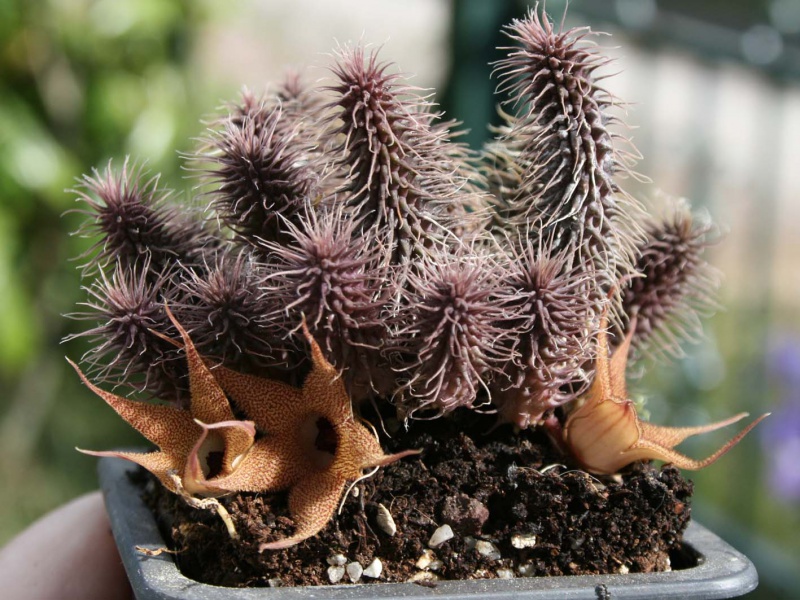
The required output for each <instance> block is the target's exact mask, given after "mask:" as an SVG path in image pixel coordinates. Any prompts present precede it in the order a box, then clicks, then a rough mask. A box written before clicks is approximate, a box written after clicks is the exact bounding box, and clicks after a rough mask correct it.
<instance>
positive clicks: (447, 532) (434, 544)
mask: <svg viewBox="0 0 800 600" xmlns="http://www.w3.org/2000/svg"><path fill="white" fill-rule="evenodd" d="M454 535H455V534H454V533H453V529H452V528H451V527H450V525H442V526H441V527H439V529H437V530H436V531H434V532H433V535H432V536H431V539H430V540H428V546H429V547H431V548H438V547H439V546H441V545H442V544H444V543H445V542H446V541H447V540H450V539H452V538H453V536H454Z"/></svg>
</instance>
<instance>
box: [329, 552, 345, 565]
mask: <svg viewBox="0 0 800 600" xmlns="http://www.w3.org/2000/svg"><path fill="white" fill-rule="evenodd" d="M327 561H328V564H329V565H330V566H332V567H343V566H344V565H346V564H347V557H346V556H345V555H344V554H334V555H333V556H329V557H328V558H327Z"/></svg>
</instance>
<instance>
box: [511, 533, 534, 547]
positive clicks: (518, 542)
mask: <svg viewBox="0 0 800 600" xmlns="http://www.w3.org/2000/svg"><path fill="white" fill-rule="evenodd" d="M511 545H512V546H514V548H519V549H522V548H533V547H534V546H535V545H536V536H535V535H533V534H532V533H526V534H521V533H517V534H514V535H512V536H511Z"/></svg>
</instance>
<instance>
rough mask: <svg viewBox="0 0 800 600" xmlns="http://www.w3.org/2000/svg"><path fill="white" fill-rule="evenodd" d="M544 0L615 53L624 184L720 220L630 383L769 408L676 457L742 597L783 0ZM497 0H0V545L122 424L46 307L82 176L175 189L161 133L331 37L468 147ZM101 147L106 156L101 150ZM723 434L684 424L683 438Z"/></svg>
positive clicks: (769, 501) (780, 563) (774, 241)
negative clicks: (709, 291) (415, 98)
mask: <svg viewBox="0 0 800 600" xmlns="http://www.w3.org/2000/svg"><path fill="white" fill-rule="evenodd" d="M564 7H565V2H564V1H563V0H561V1H559V0H548V2H547V10H548V12H549V13H550V14H551V16H552V17H553V18H554V19H555V20H556V22H557V23H558V22H561V20H562V17H563V18H564V26H565V27H572V26H583V25H590V26H591V27H592V29H594V30H595V31H604V32H608V33H611V34H613V36H612V37H605V36H602V37H598V38H597V41H598V43H600V45H602V46H604V47H606V48H608V50H607V52H608V53H609V54H610V55H611V56H613V57H615V58H616V61H615V63H614V64H613V65H612V66H611V67H610V70H609V72H611V71H615V72H618V74H617V75H615V76H614V77H612V78H609V79H608V80H607V81H606V87H607V89H608V90H609V91H611V92H612V93H614V94H615V95H617V96H618V97H619V98H620V99H622V100H624V101H626V102H627V103H629V104H628V106H627V109H626V112H627V115H626V117H625V119H626V121H627V122H628V124H629V125H630V126H631V129H630V130H629V131H627V133H626V135H629V136H632V137H633V139H634V142H635V144H636V145H637V146H638V148H639V150H640V151H641V152H642V154H643V155H644V158H643V160H641V162H640V163H639V165H638V169H637V170H638V171H639V172H640V173H642V174H643V175H645V176H647V177H649V178H650V179H652V180H653V182H654V183H653V184H642V183H638V182H636V181H628V182H626V183H625V187H626V189H628V191H630V192H632V193H633V194H634V195H635V196H637V197H638V198H639V199H641V200H642V201H643V202H645V203H647V201H648V199H650V198H653V197H655V195H656V194H657V192H658V191H664V192H666V193H668V194H671V195H676V196H685V197H687V198H689V199H690V200H691V201H692V203H693V205H694V206H695V207H696V208H698V209H700V210H704V211H707V212H708V213H710V214H711V215H712V216H713V218H714V219H715V220H716V221H717V222H718V223H719V224H720V225H721V226H722V228H723V230H724V231H725V232H726V235H725V236H724V238H723V239H722V241H721V242H720V243H719V244H718V245H716V246H715V247H713V249H712V262H713V263H714V264H715V265H716V266H717V267H719V268H720V269H721V270H722V271H723V272H724V274H725V280H724V284H723V287H722V298H721V300H722V303H723V304H724V305H725V307H726V310H725V311H724V312H721V313H720V314H719V315H717V316H716V317H714V318H713V319H712V320H711V321H710V322H709V323H708V327H707V331H708V337H707V339H706V340H705V341H704V342H703V343H702V344H700V345H698V346H695V347H692V348H688V349H687V357H686V358H685V359H684V360H682V361H680V362H678V363H676V364H673V365H667V366H663V365H661V366H659V368H658V369H657V370H652V371H651V372H650V374H649V375H648V376H647V377H646V378H645V379H644V380H643V381H642V382H641V383H640V384H638V385H637V388H639V389H638V391H639V392H640V393H642V394H644V395H646V396H647V397H648V398H649V402H648V405H647V406H648V409H649V411H650V413H651V415H652V419H653V420H654V421H657V422H658V423H663V424H671V425H678V424H687V425H688V424H695V423H705V422H708V421H711V420H716V419H720V418H723V417H725V416H728V415H730V414H733V413H735V412H738V411H742V410H745V411H749V412H750V413H752V414H760V413H762V412H764V411H767V410H769V411H772V412H773V416H772V417H771V418H770V419H768V420H767V421H765V422H764V423H763V424H762V425H761V426H759V428H758V429H757V430H756V431H755V432H754V434H753V435H751V436H749V437H748V438H747V439H745V440H744V441H743V442H742V443H741V444H740V446H739V447H737V448H736V450H735V451H734V452H732V453H731V454H730V455H728V456H726V457H725V458H724V459H723V460H721V461H720V462H719V463H717V464H715V465H714V466H713V467H711V468H708V469H706V470H704V471H701V472H699V473H694V474H691V478H692V479H693V480H694V481H695V483H696V490H697V493H696V499H695V504H694V511H695V512H694V514H695V516H696V518H697V519H698V520H700V521H701V522H703V523H704V524H706V525H708V526H710V527H711V528H712V529H714V530H715V531H716V532H718V533H719V534H720V535H722V537H724V538H725V539H727V540H728V541H730V542H732V543H733V544H734V545H735V546H736V547H738V548H739V549H741V550H742V551H744V552H745V553H746V554H748V556H750V558H751V559H752V560H753V561H754V562H755V563H756V565H757V567H758V570H759V573H760V575H761V580H762V584H761V587H760V588H759V591H757V592H755V593H754V594H752V595H751V597H752V598H792V597H800V592H798V590H800V573H798V570H797V565H798V564H800V536H799V535H798V532H799V531H800V167H798V165H800V0H740V1H734V0H704V1H703V2H700V3H698V2H694V1H692V0H669V1H664V0H662V1H658V0H572V2H571V3H570V7H569V11H568V14H566V16H565V17H564V10H565V8H564ZM525 10H526V5H525V4H524V3H521V2H518V1H516V0H503V1H500V0H494V1H492V2H488V1H485V0H405V1H404V2H393V1H391V0H371V1H369V2H367V1H365V0H294V1H293V2H292V3H285V2H277V1H271V2H270V1H268V0H236V1H235V2H226V3H221V2H214V1H213V0H200V1H198V0H3V1H2V2H0V481H2V490H3V501H2V502H1V503H0V544H2V543H4V542H5V541H7V540H8V539H10V537H11V536H13V535H14V534H15V533H16V532H18V531H19V530H21V529H22V528H24V527H25V526H26V525H27V524H28V523H30V522H31V521H32V520H34V519H35V518H37V517H38V516H40V515H41V514H43V513H44V512H46V511H47V510H49V509H51V508H53V507H54V506H56V505H58V504H59V503H61V502H64V501H65V500H67V499H69V498H72V497H74V496H75V495H77V494H79V493H81V492H83V491H85V490H89V489H91V488H93V487H94V486H95V485H96V484H95V474H94V468H95V459H93V458H90V457H86V456H83V455H81V454H79V453H77V452H75V451H74V450H73V448H74V447H75V446H81V447H86V448H97V449H100V448H108V447H112V446H119V445H124V444H136V443H137V441H138V437H137V436H136V435H135V434H134V433H132V431H131V430H130V429H129V428H127V427H126V426H125V425H124V424H123V423H122V421H121V420H119V419H118V418H117V417H116V416H115V415H113V414H111V411H110V410H107V409H106V408H105V407H104V406H102V404H101V403H99V401H98V399H97V398H96V397H94V396H92V395H91V394H90V393H89V392H88V391H87V390H86V389H85V388H82V387H81V386H80V385H79V383H78V380H77V377H75V375H74V373H73V372H71V370H68V368H67V364H66V362H65V360H64V355H65V354H68V355H69V356H71V357H73V358H77V357H79V356H80V355H81V354H82V353H83V351H84V350H85V348H84V347H83V346H82V345H81V343H80V342H70V343H68V344H62V343H61V339H62V338H63V337H64V336H65V335H67V334H69V333H71V332H73V331H75V330H76V327H77V326H76V324H75V323H74V322H71V321H70V320H68V319H66V318H64V317H63V315H64V314H66V313H69V312H72V311H74V310H75V305H76V303H77V302H80V301H81V300H83V299H84V293H83V292H82V290H81V289H80V279H79V271H78V267H79V265H80V261H77V260H75V257H77V256H78V255H79V254H80V253H81V252H82V251H84V250H85V249H86V248H88V247H89V246H90V245H91V243H92V241H91V240H87V239H83V238H81V237H79V236H74V235H70V234H71V232H73V231H75V229H76V228H77V227H78V224H79V223H80V220H81V219H80V216H79V215H76V214H72V213H70V212H69V210H70V209H72V208H74V207H75V196H74V194H69V193H65V190H66V189H69V188H72V187H74V186H75V184H76V181H77V179H76V178H78V177H80V176H81V174H82V173H86V172H89V171H90V169H91V168H92V167H104V166H105V164H106V163H107V162H108V160H109V159H112V158H113V159H114V160H115V161H121V159H122V158H123V157H124V156H126V155H131V156H132V157H135V158H136V159H138V160H146V161H147V166H148V168H149V169H150V170H151V171H153V172H161V173H162V174H163V176H164V179H165V181H166V182H167V183H168V184H169V185H170V186H171V187H172V188H173V189H175V190H177V191H176V193H175V195H176V196H177V197H178V198H180V197H182V196H184V195H186V194H191V193H192V192H191V188H192V185H193V184H194V182H193V181H191V180H187V179H186V176H185V172H183V171H182V170H181V161H180V159H179V156H178V152H180V151H189V150H191V149H192V147H193V143H194V142H193V141H192V139H193V138H195V137H197V136H199V135H201V134H202V132H203V127H204V126H203V125H202V123H201V120H202V119H203V118H208V117H210V116H211V115H213V114H214V112H215V109H217V108H218V107H219V106H220V105H221V104H222V103H223V102H224V101H227V100H233V99H235V98H236V96H237V94H238V92H239V90H240V89H241V87H242V86H243V85H247V86H249V87H251V88H252V89H254V90H256V91H263V90H264V89H265V87H266V85H267V84H268V83H269V82H271V81H277V80H279V79H280V78H281V75H282V73H283V72H284V70H285V68H286V67H302V66H304V65H307V66H308V67H309V68H308V77H309V78H310V79H312V80H316V79H318V78H324V77H325V76H326V71H325V65H327V64H329V62H330V54H329V53H330V51H331V50H332V49H333V48H334V47H335V45H336V44H337V43H345V42H347V41H358V40H361V39H363V40H364V41H368V42H371V43H374V44H376V45H382V46H383V49H382V51H381V53H382V57H383V58H384V59H389V60H392V61H394V62H396V63H398V65H399V66H400V68H401V69H402V70H403V71H404V72H406V73H410V74H413V75H414V78H413V79H412V82H413V83H414V84H416V85H418V86H420V87H424V88H433V89H435V90H436V91H437V95H436V97H437V100H438V101H439V102H440V103H441V104H442V106H443V108H444V109H445V110H446V112H447V114H448V115H449V116H450V117H454V118H457V119H459V120H461V121H463V122H464V123H465V127H467V128H469V129H470V133H469V134H468V136H467V138H466V139H467V140H468V141H469V143H470V144H472V145H473V146H475V147H479V146H480V144H481V143H482V142H483V140H484V139H485V138H486V136H487V135H488V132H487V129H486V124H487V123H488V122H491V121H493V120H496V116H495V115H496V110H495V104H496V102H497V98H496V97H493V96H492V92H493V88H494V85H495V83H494V82H493V81H492V80H490V78H489V74H490V71H491V68H490V67H489V66H488V62H490V61H492V60H495V59H496V58H498V57H499V55H498V53H497V51H496V50H495V47H496V46H497V45H505V43H506V42H505V41H504V38H503V36H502V35H501V34H500V33H499V29H500V27H501V26H502V25H503V24H505V23H508V22H509V21H510V20H511V19H512V18H514V17H517V16H521V15H522V14H523V13H524V11H525ZM117 164H121V163H120V162H118V163H117ZM726 435H729V432H723V433H721V435H720V436H718V437H716V438H715V437H714V436H708V439H698V440H697V441H693V443H689V442H687V443H686V445H685V446H684V447H682V449H684V450H685V451H686V452H687V453H688V454H691V455H695V456H700V455H702V454H703V453H704V452H705V453H708V452H710V451H711V450H712V449H713V448H714V447H715V445H718V444H719V443H721V442H722V440H723V439H724V438H725V436H726Z"/></svg>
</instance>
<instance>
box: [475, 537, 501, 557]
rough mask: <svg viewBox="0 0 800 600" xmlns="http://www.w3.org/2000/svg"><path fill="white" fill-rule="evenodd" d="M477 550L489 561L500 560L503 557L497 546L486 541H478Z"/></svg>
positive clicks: (476, 543)
mask: <svg viewBox="0 0 800 600" xmlns="http://www.w3.org/2000/svg"><path fill="white" fill-rule="evenodd" d="M475 550H477V551H478V554H480V555H482V556H485V557H486V558H488V559H489V560H498V559H499V558H502V556H503V555H502V554H500V551H499V550H498V549H497V546H495V545H494V544H493V543H492V542H487V541H485V540H478V541H477V542H475Z"/></svg>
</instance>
